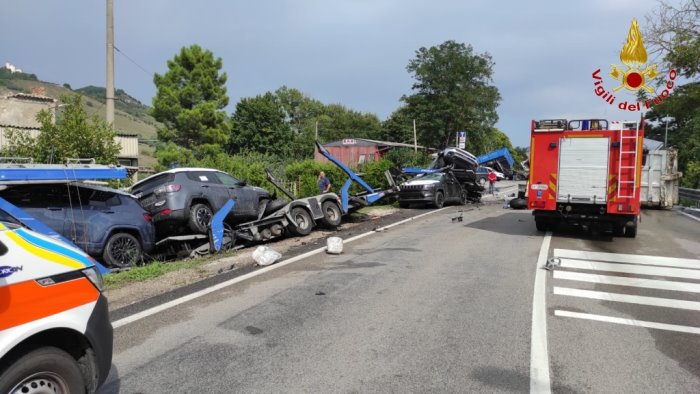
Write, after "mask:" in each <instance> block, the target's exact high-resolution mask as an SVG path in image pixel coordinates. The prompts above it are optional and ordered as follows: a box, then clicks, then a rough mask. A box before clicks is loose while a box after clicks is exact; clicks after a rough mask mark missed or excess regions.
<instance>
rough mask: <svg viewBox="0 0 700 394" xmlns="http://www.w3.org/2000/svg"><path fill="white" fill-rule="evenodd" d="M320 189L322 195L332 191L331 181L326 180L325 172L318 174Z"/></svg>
mask: <svg viewBox="0 0 700 394" xmlns="http://www.w3.org/2000/svg"><path fill="white" fill-rule="evenodd" d="M318 188H319V190H320V191H321V193H329V192H330V191H331V181H329V180H328V178H326V173H325V172H323V171H321V172H320V173H319V174H318Z"/></svg>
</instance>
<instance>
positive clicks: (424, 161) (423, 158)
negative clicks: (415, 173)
mask: <svg viewBox="0 0 700 394" xmlns="http://www.w3.org/2000/svg"><path fill="white" fill-rule="evenodd" d="M382 158H383V159H386V160H389V161H390V162H392V163H394V166H395V167H397V168H403V167H425V166H427V165H428V164H429V163H430V160H431V159H430V156H429V155H428V154H427V153H426V152H425V151H418V152H416V151H414V150H413V149H410V148H398V149H392V150H390V151H389V152H387V153H386V154H385V155H384V156H383V157H382Z"/></svg>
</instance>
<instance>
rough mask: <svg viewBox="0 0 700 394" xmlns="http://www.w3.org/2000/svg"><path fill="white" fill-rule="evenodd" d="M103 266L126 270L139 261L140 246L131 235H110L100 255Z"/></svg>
mask: <svg viewBox="0 0 700 394" xmlns="http://www.w3.org/2000/svg"><path fill="white" fill-rule="evenodd" d="M102 258H103V259H104V262H105V264H107V265H108V266H110V267H117V268H126V267H129V266H131V265H134V264H136V263H138V262H139V260H141V244H140V243H139V240H138V239H136V237H134V236H133V235H131V234H127V233H116V234H112V236H110V237H109V239H108V240H107V243H106V244H105V250H104V252H103V253H102Z"/></svg>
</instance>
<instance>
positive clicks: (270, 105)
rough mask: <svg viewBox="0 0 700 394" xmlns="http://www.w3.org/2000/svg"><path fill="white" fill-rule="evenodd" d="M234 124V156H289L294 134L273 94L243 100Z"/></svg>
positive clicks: (239, 104)
mask: <svg viewBox="0 0 700 394" xmlns="http://www.w3.org/2000/svg"><path fill="white" fill-rule="evenodd" d="M231 120H232V123H233V131H232V133H231V139H230V143H229V151H230V152H231V153H234V154H235V153H239V152H242V151H253V152H260V153H264V154H272V155H276V156H282V155H284V154H287V153H289V150H288V148H289V146H290V145H291V144H292V143H293V141H294V134H293V132H292V129H291V127H290V126H289V124H287V123H286V121H285V120H286V119H285V112H284V109H283V108H282V105H281V104H280V103H279V101H278V100H277V98H276V97H275V95H274V94H273V93H271V92H267V93H265V94H264V95H258V96H256V97H253V98H244V99H242V100H241V101H240V102H239V103H238V104H237V105H236V112H234V114H233V116H232V117H231Z"/></svg>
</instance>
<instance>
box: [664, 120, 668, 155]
mask: <svg viewBox="0 0 700 394" xmlns="http://www.w3.org/2000/svg"><path fill="white" fill-rule="evenodd" d="M666 146H668V116H667V117H666V132H665V133H664V149H666Z"/></svg>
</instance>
